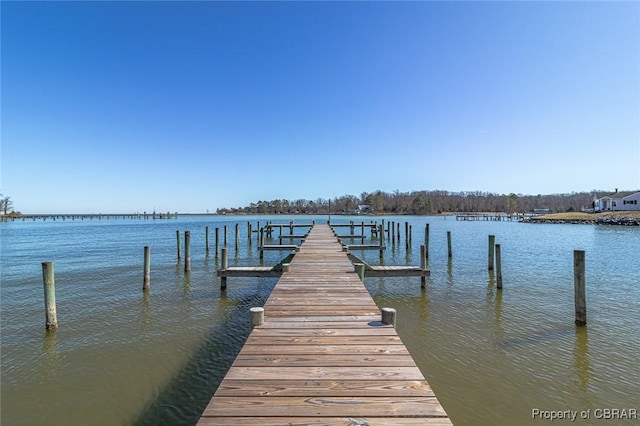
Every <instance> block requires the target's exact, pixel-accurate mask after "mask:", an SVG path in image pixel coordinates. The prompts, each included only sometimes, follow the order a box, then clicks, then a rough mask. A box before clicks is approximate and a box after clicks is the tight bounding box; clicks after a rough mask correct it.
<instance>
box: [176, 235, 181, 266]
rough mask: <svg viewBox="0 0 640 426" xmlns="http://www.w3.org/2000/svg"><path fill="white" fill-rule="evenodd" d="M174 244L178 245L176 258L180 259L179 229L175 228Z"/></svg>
mask: <svg viewBox="0 0 640 426" xmlns="http://www.w3.org/2000/svg"><path fill="white" fill-rule="evenodd" d="M176 245H177V246H178V260H180V230H179V229H178V230H176Z"/></svg>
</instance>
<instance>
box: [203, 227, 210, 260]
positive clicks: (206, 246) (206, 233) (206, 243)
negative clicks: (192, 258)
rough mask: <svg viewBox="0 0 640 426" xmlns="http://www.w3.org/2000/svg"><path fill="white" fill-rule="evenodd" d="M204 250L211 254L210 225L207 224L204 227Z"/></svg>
mask: <svg viewBox="0 0 640 426" xmlns="http://www.w3.org/2000/svg"><path fill="white" fill-rule="evenodd" d="M204 250H205V252H206V253H207V254H209V227H208V226H205V228H204Z"/></svg>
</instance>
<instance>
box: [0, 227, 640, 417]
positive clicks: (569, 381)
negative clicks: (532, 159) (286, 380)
mask: <svg viewBox="0 0 640 426" xmlns="http://www.w3.org/2000/svg"><path fill="white" fill-rule="evenodd" d="M267 219H272V221H273V222H274V223H288V222H289V220H294V221H295V222H296V223H310V222H311V220H313V219H316V220H317V221H326V216H324V217H312V216H309V217H300V216H296V217H282V216H281V217H270V218H269V217H264V216H263V217H247V216H238V217H232V216H182V217H179V218H178V219H168V220H156V221H153V220H122V219H119V220H105V219H103V220H97V219H94V220H84V221H80V220H75V221H70V220H67V221H61V220H58V221H52V220H47V221H45V222H43V221H41V220H39V221H36V222H29V221H27V222H21V221H20V222H18V221H16V222H8V223H2V224H1V225H0V227H1V228H0V230H1V242H2V247H1V250H2V251H1V254H2V256H1V257H2V259H1V272H2V286H1V296H2V300H1V303H2V310H1V331H2V334H1V341H0V343H1V351H2V389H1V398H2V400H1V402H2V406H1V413H2V414H1V416H2V418H1V420H2V424H3V425H35V424H44V423H45V421H46V423H47V424H49V425H86V424H92V425H129V424H137V425H155V424H184V425H191V424H194V423H195V422H196V421H197V419H198V417H199V415H200V413H201V412H202V410H203V409H204V407H205V405H206V404H207V402H208V401H209V399H210V398H211V396H212V394H213V392H214V391H215V388H216V386H217V384H218V383H219V381H220V380H221V379H222V377H223V376H224V374H225V372H226V369H227V368H228V367H229V365H230V364H231V362H232V361H233V359H234V358H235V355H236V354H237V352H238V351H239V350H240V348H241V346H242V344H243V342H244V340H245V339H246V336H247V334H248V320H247V317H248V315H247V311H248V309H249V308H250V307H252V306H261V305H262V304H263V303H264V301H265V300H266V298H267V297H268V295H269V293H270V291H271V289H272V288H273V286H274V285H275V283H276V279H257V278H232V279H229V287H228V290H227V293H226V294H224V295H221V293H220V289H219V281H218V279H217V278H216V277H215V269H216V268H217V266H218V260H217V259H216V258H215V256H214V228H215V227H220V228H221V238H222V227H223V226H224V225H227V226H228V227H229V237H228V239H229V247H230V259H229V263H230V264H231V265H258V264H259V262H260V261H259V258H258V253H257V250H256V247H257V244H256V242H255V239H254V242H253V244H252V246H249V245H248V244H247V226H246V223H247V221H249V220H250V221H252V222H253V223H254V225H255V222H256V221H258V220H260V221H261V222H262V223H264V222H265V221H266V220H267ZM350 219H354V220H357V221H358V222H359V221H361V220H362V217H356V218H349V217H332V220H333V221H334V222H338V223H339V222H348V221H349V220H350ZM371 219H372V218H371V217H365V220H366V221H369V220H371ZM373 219H375V220H381V218H379V217H376V218H373ZM385 219H386V220H387V221H389V220H393V221H396V222H399V223H401V224H402V227H401V228H402V241H401V243H400V244H399V245H395V246H394V245H392V244H390V243H388V244H387V246H388V247H387V251H386V253H385V263H386V264H407V263H410V264H419V260H418V256H419V252H420V250H419V245H420V244H422V243H423V238H424V225H425V223H429V224H430V231H431V232H430V234H431V244H430V246H431V250H430V259H429V266H430V268H431V277H430V278H429V280H428V285H427V289H426V290H421V289H420V280H419V279H418V278H386V279H378V278H366V279H365V284H366V286H367V287H368V289H369V291H370V292H371V293H372V295H373V296H374V298H375V299H376V302H377V303H378V305H380V306H382V305H384V306H391V307H395V308H397V309H398V315H399V318H398V331H399V333H400V335H401V337H402V339H403V341H404V342H405V343H406V345H407V346H408V347H409V350H410V351H411V353H412V355H413V356H414V358H415V360H416V362H417V363H418V366H419V367H420V368H421V369H422V371H423V372H424V374H425V376H426V377H427V379H428V381H429V382H430V384H431V385H432V387H433V388H434V390H435V391H436V394H437V395H438V397H439V399H440V401H441V403H442V404H443V406H444V407H445V409H446V410H447V412H448V413H449V415H450V416H451V419H452V420H453V422H454V423H455V424H456V425H478V424H486V425H497V424H505V425H510V424H517V425H521V424H540V423H541V420H539V419H533V418H532V410H534V409H539V410H558V411H560V410H573V411H577V412H578V413H580V412H581V411H583V410H587V409H591V412H590V414H589V417H590V418H589V419H587V420H580V419H579V418H578V421H576V423H578V424H598V423H600V422H601V421H602V419H598V418H597V417H601V416H602V414H603V413H604V412H601V411H598V410H602V409H635V410H638V412H639V413H640V397H638V395H640V368H638V356H639V355H640V309H639V308H640V228H637V227H636V228H623V227H596V226H590V225H534V224H520V223H515V222H456V221H455V220H454V219H453V218H449V219H446V220H445V219H444V218H442V217H405V216H402V217H385ZM405 221H409V222H410V223H411V224H412V227H413V244H412V247H411V249H410V250H409V251H407V250H406V249H405V243H404V222H405ZM236 223H240V227H239V229H240V244H239V247H238V249H237V250H236V249H235V244H234V234H235V231H234V226H235V224H236ZM205 226H209V227H210V233H211V236H210V244H211V252H210V254H209V256H207V255H206V254H205ZM178 229H179V230H181V231H184V230H190V231H191V256H192V271H191V273H190V274H188V275H185V273H184V271H183V264H182V263H181V262H179V261H177V259H176V230H178ZM357 229H358V228H357ZM448 230H450V231H451V232H452V236H453V261H451V262H449V261H448V260H447V253H446V231H448ZM344 232H348V231H346V230H345V231H344ZM489 234H495V235H496V242H497V243H500V244H501V246H502V259H503V261H502V263H503V275H504V290H503V291H502V292H499V291H497V290H496V288H495V282H494V278H493V276H492V275H491V274H489V273H488V272H487V266H486V263H487V259H486V257H487V235H489ZM276 235H277V231H276ZM275 241H277V239H276V240H275ZM145 245H150V246H151V265H152V266H151V268H152V271H151V291H150V293H149V294H148V296H143V294H142V291H141V288H142V272H143V271H142V260H143V259H142V258H143V247H144V246H145ZM574 249H581V250H585V251H586V263H587V315H588V325H587V327H582V328H576V327H575V326H574V325H573V316H574V312H573V311H574V307H573V250H574ZM354 254H356V255H359V256H361V257H364V258H365V260H366V261H368V262H371V263H374V264H375V263H376V262H377V260H378V253H377V251H371V252H364V253H363V252H360V253H358V252H355V253H354ZM282 256H283V254H282V253H278V252H271V251H269V252H265V259H264V263H265V264H266V265H273V264H276V263H277V262H278V261H279V260H280V259H281V257H282ZM47 260H52V261H54V264H55V273H56V275H55V279H56V298H57V310H58V322H59V324H60V326H59V329H58V330H57V331H56V332H49V333H47V332H45V329H44V307H43V290H42V270H41V262H43V261H47ZM578 417H580V416H579V415H578ZM639 421H640V420H630V421H627V422H626V424H638V422H639ZM542 422H544V421H542ZM546 422H549V421H548V420H547V421H546ZM557 423H560V424H562V423H563V422H562V421H558V420H556V421H554V424H557ZM564 423H567V424H568V423H571V422H570V421H565V422H564ZM610 424H625V421H622V420H615V421H611V422H610Z"/></svg>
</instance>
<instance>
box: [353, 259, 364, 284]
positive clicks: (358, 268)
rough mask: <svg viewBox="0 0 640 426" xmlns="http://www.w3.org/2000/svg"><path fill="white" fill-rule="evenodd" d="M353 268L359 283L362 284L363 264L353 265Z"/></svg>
mask: <svg viewBox="0 0 640 426" xmlns="http://www.w3.org/2000/svg"><path fill="white" fill-rule="evenodd" d="M353 266H354V267H355V268H356V273H357V274H358V277H359V278H360V281H362V282H364V263H354V264H353Z"/></svg>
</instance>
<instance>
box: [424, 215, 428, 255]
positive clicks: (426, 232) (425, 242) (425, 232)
mask: <svg viewBox="0 0 640 426" xmlns="http://www.w3.org/2000/svg"><path fill="white" fill-rule="evenodd" d="M424 247H425V253H424V255H425V257H426V258H427V259H428V258H429V224H428V223H427V224H426V225H425V226H424Z"/></svg>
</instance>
